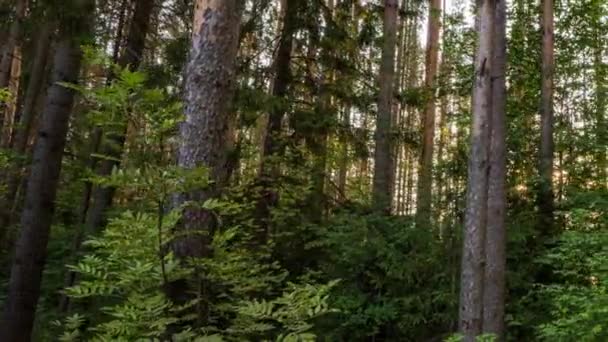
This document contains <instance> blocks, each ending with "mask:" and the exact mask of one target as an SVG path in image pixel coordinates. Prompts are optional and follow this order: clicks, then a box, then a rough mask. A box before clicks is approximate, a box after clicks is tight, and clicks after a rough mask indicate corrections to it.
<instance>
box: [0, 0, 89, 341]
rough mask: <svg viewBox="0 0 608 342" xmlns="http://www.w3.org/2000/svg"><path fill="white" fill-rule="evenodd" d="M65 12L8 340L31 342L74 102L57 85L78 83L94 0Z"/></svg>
mask: <svg viewBox="0 0 608 342" xmlns="http://www.w3.org/2000/svg"><path fill="white" fill-rule="evenodd" d="M69 10H70V11H74V13H78V14H79V16H78V17H72V16H67V18H66V19H64V20H65V21H64V22H63V23H62V33H61V39H60V40H59V42H58V44H57V50H56V53H55V58H54V69H53V82H52V85H51V87H50V89H49V92H48V95H47V100H46V105H45V110H44V115H43V116H42V117H43V120H42V122H41V125H40V129H39V131H38V140H37V142H36V145H35V147H34V155H33V162H32V168H31V169H32V171H31V175H30V177H29V180H28V185H27V191H26V196H25V206H24V210H23V213H22V216H21V233H20V236H19V239H18V241H17V245H16V251H15V257H14V261H13V265H12V269H11V277H10V281H9V288H8V296H7V301H6V303H5V310H4V314H3V316H2V322H1V324H0V336H2V338H3V339H5V340H6V341H16V342H19V341H29V340H30V335H31V332H32V326H33V323H34V315H35V312H36V304H37V302H38V297H39V296H40V285H41V280H42V271H43V268H44V264H45V259H46V247H47V243H48V238H49V232H50V227H51V222H52V219H53V209H54V201H55V194H56V191H57V185H58V182H59V175H60V171H61V160H62V156H63V148H64V145H65V142H66V134H67V130H68V123H69V118H70V113H71V109H72V105H73V101H74V91H73V90H72V89H69V88H66V87H64V86H62V85H60V84H59V83H61V82H68V83H76V81H77V79H78V74H79V70H80V62H81V51H80V42H79V41H78V40H77V39H76V37H77V36H79V35H81V34H82V32H88V28H87V27H88V25H89V18H88V17H87V15H82V14H83V13H92V12H93V11H94V2H93V1H88V0H85V1H78V2H76V3H75V4H74V7H72V8H70V9H69ZM70 19H71V20H70ZM68 22H69V24H68Z"/></svg>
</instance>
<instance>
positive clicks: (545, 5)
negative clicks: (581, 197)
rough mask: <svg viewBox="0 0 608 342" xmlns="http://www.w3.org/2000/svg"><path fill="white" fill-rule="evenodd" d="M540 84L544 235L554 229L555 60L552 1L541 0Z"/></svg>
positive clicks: (540, 206)
mask: <svg viewBox="0 0 608 342" xmlns="http://www.w3.org/2000/svg"><path fill="white" fill-rule="evenodd" d="M541 6H542V18H541V24H542V25H541V26H542V30H543V37H542V84H541V103H540V127H541V137H540V156H539V157H540V158H539V159H540V160H539V167H538V170H539V176H540V177H539V179H540V180H539V189H538V199H537V201H538V214H539V227H538V228H539V230H540V231H541V233H542V234H543V235H549V234H551V232H552V230H553V211H554V203H553V202H554V196H553V152H554V142H553V72H554V69H555V57H554V51H553V45H554V42H553V26H554V25H553V0H542V1H541Z"/></svg>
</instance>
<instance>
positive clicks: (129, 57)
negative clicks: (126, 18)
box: [85, 0, 154, 233]
mask: <svg viewBox="0 0 608 342" xmlns="http://www.w3.org/2000/svg"><path fill="white" fill-rule="evenodd" d="M153 7H154V6H152V5H151V4H150V1H148V0H137V1H136V2H135V9H134V11H133V18H132V19H131V22H130V25H129V31H128V34H127V40H126V43H125V48H124V50H123V52H122V54H121V56H120V58H119V59H118V65H119V66H120V67H121V68H127V67H128V68H129V69H130V70H137V68H138V67H139V65H140V64H141V60H142V55H143V52H144V48H145V45H146V36H147V34H148V31H149V28H150V18H151V14H152V9H153ZM125 127H126V123H125ZM94 135H95V134H94ZM125 135H126V128H125V129H124V130H123V131H122V132H120V133H117V134H114V135H111V136H109V137H108V138H109V139H110V140H111V141H112V143H111V144H109V146H103V147H102V151H101V153H102V154H103V155H107V156H109V157H111V158H107V159H104V160H103V161H102V162H101V163H100V164H99V168H98V170H97V174H98V175H100V176H108V175H110V174H111V173H112V170H113V169H114V168H115V167H117V166H118V165H119V162H118V160H120V159H121V156H122V152H123V146H124V143H125ZM94 140H95V139H94ZM112 146H113V147H112ZM115 190H116V189H115V188H113V187H102V186H98V187H95V188H94V189H93V191H92V193H91V199H92V203H91V204H90V207H89V208H88V211H87V213H86V215H87V217H86V222H85V227H86V228H85V230H86V231H87V232H88V233H94V232H96V231H97V230H99V228H100V227H102V226H103V225H104V221H105V213H106V211H107V209H108V208H109V207H110V205H111V204H112V198H113V197H114V192H115Z"/></svg>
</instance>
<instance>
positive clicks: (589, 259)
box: [537, 232, 608, 341]
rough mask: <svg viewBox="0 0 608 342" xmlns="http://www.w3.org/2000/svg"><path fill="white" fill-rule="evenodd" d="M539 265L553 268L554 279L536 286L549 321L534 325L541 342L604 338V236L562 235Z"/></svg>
mask: <svg viewBox="0 0 608 342" xmlns="http://www.w3.org/2000/svg"><path fill="white" fill-rule="evenodd" d="M538 262H539V263H542V264H543V265H545V266H547V267H551V269H553V277H554V280H553V281H551V282H550V283H548V284H539V285H537V286H538V289H537V291H538V296H539V297H540V298H541V300H543V301H544V302H545V303H548V307H549V308H550V309H549V319H548V322H547V323H544V324H541V325H540V326H538V335H539V337H540V338H541V339H542V340H544V341H605V340H606V339H608V329H606V327H608V266H607V265H608V233H606V232H566V233H564V234H563V235H562V237H561V239H560V241H559V243H558V246H557V247H555V248H552V249H551V250H549V251H548V252H547V253H546V254H545V255H544V256H542V257H541V258H540V259H539V260H538Z"/></svg>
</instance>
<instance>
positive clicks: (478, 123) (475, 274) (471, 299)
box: [459, 0, 495, 342]
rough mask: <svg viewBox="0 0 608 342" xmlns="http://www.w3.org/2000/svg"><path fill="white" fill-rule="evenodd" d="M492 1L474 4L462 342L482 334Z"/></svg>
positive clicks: (463, 260)
mask: <svg viewBox="0 0 608 342" xmlns="http://www.w3.org/2000/svg"><path fill="white" fill-rule="evenodd" d="M494 6H495V0H479V1H478V14H477V15H478V20H479V25H478V27H479V28H478V37H479V38H478V44H477V53H476V57H475V80H474V88H473V108H472V112H473V123H472V127H471V152H470V155H469V172H468V184H467V197H466V212H465V222H464V233H463V251H462V269H461V283H460V285H461V286H460V316H459V329H460V332H462V333H463V334H464V336H465V341H466V342H472V341H475V337H476V336H478V335H479V334H480V333H481V331H482V321H483V307H482V305H483V280H484V275H483V274H484V244H485V228H486V217H487V216H486V212H487V194H488V149H489V147H488V143H489V124H490V117H489V114H490V110H491V95H492V93H491V88H492V82H491V81H492V78H491V76H492V67H493V66H492V48H493V31H494Z"/></svg>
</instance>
